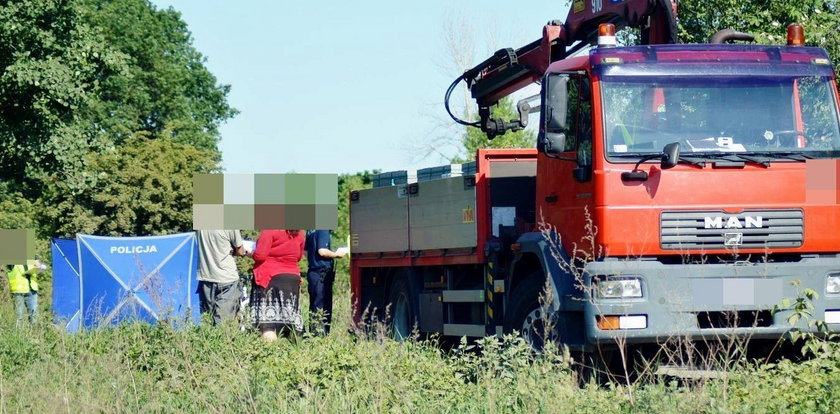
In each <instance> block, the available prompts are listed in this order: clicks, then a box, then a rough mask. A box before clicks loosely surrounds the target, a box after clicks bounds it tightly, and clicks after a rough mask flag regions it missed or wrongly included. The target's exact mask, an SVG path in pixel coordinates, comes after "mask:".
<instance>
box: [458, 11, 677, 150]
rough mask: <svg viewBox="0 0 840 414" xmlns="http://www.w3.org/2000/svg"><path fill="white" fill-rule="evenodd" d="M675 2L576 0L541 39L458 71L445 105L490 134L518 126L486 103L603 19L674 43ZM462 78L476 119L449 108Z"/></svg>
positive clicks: (648, 40)
mask: <svg viewBox="0 0 840 414" xmlns="http://www.w3.org/2000/svg"><path fill="white" fill-rule="evenodd" d="M676 8H677V3H676V0H586V1H584V0H575V1H573V2H572V7H571V9H570V10H569V15H568V16H567V17H566V21H565V23H563V22H559V21H556V20H555V21H550V22H548V24H547V25H545V27H543V35H542V38H541V39H539V40H536V41H534V42H531V43H529V44H527V45H525V46H522V47H520V48H519V49H515V50H514V49H510V48H508V49H501V50H499V51H498V52H496V53H494V54H493V56H491V57H489V58H488V59H486V60H485V61H483V62H481V63H479V64H478V65H476V66H475V67H473V68H472V69H469V70H467V71H466V72H464V74H463V75H461V76H460V77H458V79H456V80H455V82H453V83H452V85H450V87H449V89H448V90H447V92H446V100H445V106H446V110H447V112H449V115H450V116H451V117H452V119H454V120H455V121H456V122H458V123H460V124H463V125H469V126H474V127H477V128H480V129H481V130H482V131H484V132H485V133H487V137H488V138H490V139H492V138H493V137H495V136H496V135H501V134H504V133H505V132H506V131H508V130H514V131H515V130H518V129H522V128H523V127H524V126H525V125H524V124H523V123H522V122H520V121H510V122H505V121H504V120H501V119H491V118H490V106H492V105H495V104H496V103H497V102H498V101H499V100H500V99H502V98H504V97H505V96H508V95H510V94H511V93H513V92H516V91H518V90H519V89H522V88H523V87H525V86H527V85H529V84H531V83H533V82H536V81H538V80H539V79H540V78H542V76H543V75H544V74H545V72H546V70H547V69H548V66H549V65H550V64H551V63H552V62H555V61H558V60H561V59H564V58H566V57H567V56H569V55H571V54H573V53H575V52H576V51H578V50H580V49H582V48H583V47H586V46H587V45H590V44H594V43H595V41H596V39H597V35H598V25H600V24H601V23H612V24H614V25H615V26H616V28H617V29H621V28H624V27H638V28H641V37H642V38H641V42H642V44H662V43H676V42H677V35H676ZM461 81H464V82H466V83H467V88H469V90H470V92H471V94H472V97H473V99H475V101H476V103H477V104H478V115H479V120H478V121H476V122H467V121H464V120H461V119H458V118H457V117H455V116H454V115H453V114H452V111H451V110H450V108H449V98H450V96H451V94H452V91H453V90H454V89H455V87H456V86H457V85H458V83H460V82H461Z"/></svg>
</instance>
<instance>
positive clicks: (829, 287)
mask: <svg viewBox="0 0 840 414" xmlns="http://www.w3.org/2000/svg"><path fill="white" fill-rule="evenodd" d="M825 292H826V293H840V272H834V273H829V274H828V277H826V278H825Z"/></svg>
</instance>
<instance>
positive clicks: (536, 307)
mask: <svg viewBox="0 0 840 414" xmlns="http://www.w3.org/2000/svg"><path fill="white" fill-rule="evenodd" d="M544 288H545V277H544V276H543V274H542V272H539V271H537V272H534V273H532V274H531V275H529V276H527V277H526V278H525V279H523V280H522V281H521V282H519V285H518V286H517V287H516V289H515V290H514V291H513V292H512V294H511V296H510V297H509V301H508V307H507V312H505V322H504V330H505V332H508V333H510V332H514V331H516V332H519V335H521V336H522V337H523V338H525V340H526V341H528V343H529V344H531V347H533V348H534V349H535V350H537V351H539V350H542V348H543V346H544V344H545V342H546V340H548V339H552V340H556V327H555V326H554V319H553V318H552V317H551V316H550V315H547V314H546V312H545V308H544V306H543V304H541V303H540V294H541V293H542V292H543V289H544Z"/></svg>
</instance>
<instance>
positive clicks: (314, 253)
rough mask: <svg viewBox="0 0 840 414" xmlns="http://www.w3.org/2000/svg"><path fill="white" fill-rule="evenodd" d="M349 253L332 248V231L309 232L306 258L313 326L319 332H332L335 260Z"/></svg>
mask: <svg viewBox="0 0 840 414" xmlns="http://www.w3.org/2000/svg"><path fill="white" fill-rule="evenodd" d="M344 255H345V253H343V252H335V251H333V250H332V243H331V241H330V231H329V230H312V231H310V232H309V233H308V234H307V235H306V259H307V261H308V262H309V270H308V271H307V272H306V280H307V282H308V283H309V288H308V290H309V326H310V330H311V331H313V332H315V333H316V334H324V335H326V334H328V333H329V332H330V323H331V322H332V302H333V284H334V283H335V262H334V259H336V258H341V257H344Z"/></svg>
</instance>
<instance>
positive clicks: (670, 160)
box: [659, 142, 680, 170]
mask: <svg viewBox="0 0 840 414" xmlns="http://www.w3.org/2000/svg"><path fill="white" fill-rule="evenodd" d="M678 162H680V143H679V142H672V143H670V144H668V145H666V146H665V148H664V149H662V162H660V163H659V166H660V167H661V168H662V169H663V170H667V169H669V168H674V167H675V166H676V165H677V163H678Z"/></svg>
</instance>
